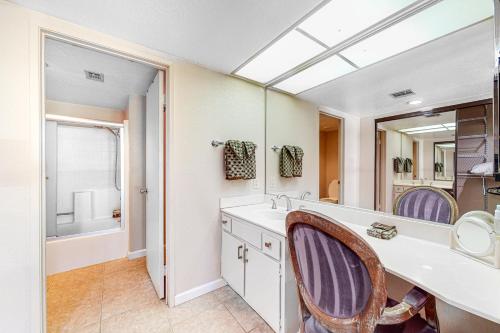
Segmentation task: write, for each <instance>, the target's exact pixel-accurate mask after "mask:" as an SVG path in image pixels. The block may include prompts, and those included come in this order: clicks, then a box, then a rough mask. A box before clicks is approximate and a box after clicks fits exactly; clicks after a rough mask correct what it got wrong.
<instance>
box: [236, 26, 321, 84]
mask: <svg viewBox="0 0 500 333" xmlns="http://www.w3.org/2000/svg"><path fill="white" fill-rule="evenodd" d="M323 51H325V48H324V47H323V46H321V45H320V44H318V43H317V42H315V41H313V40H312V39H311V38H309V37H306V36H305V35H304V34H302V33H300V32H297V31H295V30H292V31H290V32H289V33H287V34H286V35H285V36H283V37H282V38H281V39H279V40H278V41H276V42H275V43H274V44H272V45H271V46H270V47H268V48H267V49H265V50H264V51H263V52H262V53H260V54H259V55H257V56H256V57H255V58H253V59H252V60H251V61H250V62H249V63H247V64H246V65H245V66H243V67H242V68H241V69H239V70H238V71H237V72H236V73H235V74H237V75H239V76H243V77H246V78H248V79H251V80H254V81H257V82H261V83H266V82H269V81H271V80H272V79H274V78H276V77H277V76H279V75H281V74H283V73H285V72H287V71H289V70H290V69H292V68H294V67H295V66H297V65H300V64H301V63H303V62H305V61H307V60H309V59H311V58H312V57H314V56H316V55H318V54H319V53H321V52H323Z"/></svg>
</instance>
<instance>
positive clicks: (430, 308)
mask: <svg viewBox="0 0 500 333" xmlns="http://www.w3.org/2000/svg"><path fill="white" fill-rule="evenodd" d="M425 319H426V320H427V322H428V323H429V325H431V326H432V327H434V328H435V329H436V331H437V332H438V333H439V318H438V315H437V310H436V298H435V297H434V296H431V297H429V299H428V300H427V302H426V304H425Z"/></svg>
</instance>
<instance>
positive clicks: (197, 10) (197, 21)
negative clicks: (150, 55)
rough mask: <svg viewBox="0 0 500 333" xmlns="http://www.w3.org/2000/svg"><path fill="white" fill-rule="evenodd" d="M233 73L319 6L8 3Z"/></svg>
mask: <svg viewBox="0 0 500 333" xmlns="http://www.w3.org/2000/svg"><path fill="white" fill-rule="evenodd" d="M11 2H14V3H17V4H20V5H22V6H26V7H28V8H31V9H34V10H38V11H41V12H44V13H46V14H49V15H53V16H56V17H59V18H62V19H65V20H68V21H71V22H74V23H77V24H79V25H82V26H86V27H88V28H91V29H94V30H97V31H101V32H104V33H107V34H110V35H113V36H116V37H119V38H123V39H126V40H129V41H132V42H135V43H138V44H142V45H145V46H147V47H149V48H152V49H155V50H159V51H162V52H165V53H168V54H171V55H174V56H177V57H181V58H184V59H187V60H189V61H191V62H194V63H197V64H200V65H202V66H204V67H207V68H210V69H213V70H216V71H220V72H222V73H231V72H232V71H233V70H234V69H236V68H237V67H238V66H239V65H241V64H242V63H243V62H245V61H246V60H247V59H248V58H250V56H252V55H253V54H254V53H256V52H257V51H259V50H260V49H261V48H263V47H264V46H266V45H267V44H268V43H270V42H271V41H272V40H273V39H274V38H276V36H278V35H279V34H281V33H282V32H284V31H285V30H286V29H287V28H288V27H290V26H291V25H292V24H294V23H295V22H296V21H297V20H299V19H300V18H301V17H302V16H303V15H305V14H306V13H307V12H309V11H310V10H312V9H313V8H314V7H315V6H316V5H318V4H319V3H320V2H321V0H293V1H292V0H252V1H248V0H246V1H242V0H217V1H214V0H212V1H210V0H206V1H200V0H147V1H145V0H143V1H137V0H120V1H116V0H85V1H67V0H11Z"/></svg>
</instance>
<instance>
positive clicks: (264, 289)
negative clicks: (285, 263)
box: [245, 245, 281, 332]
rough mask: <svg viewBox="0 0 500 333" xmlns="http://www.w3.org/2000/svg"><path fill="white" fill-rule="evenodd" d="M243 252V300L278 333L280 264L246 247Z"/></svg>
mask: <svg viewBox="0 0 500 333" xmlns="http://www.w3.org/2000/svg"><path fill="white" fill-rule="evenodd" d="M245 251H246V253H245V260H246V263H245V300H246V301H247V303H248V304H249V305H250V306H251V307H252V308H253V309H254V310H255V311H257V313H258V314H259V315H260V316H261V317H262V318H264V320H265V321H267V323H268V324H269V326H271V327H272V328H273V329H274V330H275V331H276V332H279V328H280V300H281V298H280V264H279V262H277V261H275V260H273V259H271V258H269V257H268V256H266V255H265V254H263V253H260V252H259V251H257V250H255V249H254V248H252V247H250V246H248V245H247V248H246V249H245Z"/></svg>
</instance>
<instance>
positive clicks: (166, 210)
mask: <svg viewBox="0 0 500 333" xmlns="http://www.w3.org/2000/svg"><path fill="white" fill-rule="evenodd" d="M61 29H63V28H61ZM37 30H38V31H37V32H38V45H39V49H38V56H37V58H38V61H37V63H36V64H37V67H38V68H37V70H36V72H35V74H36V75H37V76H38V82H37V83H38V84H39V89H38V93H39V94H40V95H39V104H38V107H37V108H38V114H36V126H37V127H38V130H39V135H38V136H37V140H38V142H39V144H38V150H39V154H38V156H39V158H38V165H39V170H40V172H39V177H38V184H39V186H40V187H39V197H40V201H39V205H40V216H39V223H40V224H39V231H40V232H39V239H38V240H39V246H40V248H39V251H40V253H39V257H38V258H39V259H38V260H39V263H40V264H39V272H40V274H39V278H40V279H39V280H38V281H37V282H35V283H37V284H38V285H39V286H40V288H41V301H42V304H41V307H40V310H41V313H39V315H40V318H41V320H42V323H41V324H42V331H43V332H45V331H46V322H47V311H46V306H47V300H46V271H45V265H46V257H45V256H46V253H45V242H46V226H45V223H46V221H45V209H46V208H45V200H46V198H45V197H46V193H45V181H44V180H45V114H46V113H45V99H46V98H45V65H44V64H45V40H46V38H52V39H57V40H60V41H63V42H68V43H72V44H76V45H79V46H82V47H85V48H88V49H91V50H96V51H99V52H103V53H107V54H110V55H113V56H117V57H121V58H125V59H129V60H132V61H135V62H140V63H143V64H146V65H149V66H152V67H154V68H157V69H158V70H160V71H162V72H163V80H164V94H165V98H164V103H165V107H164V108H163V109H164V110H163V112H164V115H163V117H162V118H163V120H164V126H163V130H162V133H160V135H161V136H162V137H163V140H164V141H163V147H162V152H161V153H162V154H163V157H164V158H163V193H164V196H163V223H164V249H165V256H164V260H165V261H167V258H168V263H169V264H168V266H167V269H166V272H165V284H166V285H165V292H166V296H167V297H166V298H165V302H166V303H167V304H168V305H169V306H174V305H175V288H174V286H175V284H174V278H175V274H174V272H175V271H174V265H175V264H174V255H173V249H174V246H173V239H174V237H173V232H172V230H173V223H172V204H171V201H170V200H166V198H167V195H170V193H171V192H172V179H173V171H172V170H173V163H172V157H173V156H172V155H173V154H172V152H173V149H172V147H173V122H172V119H173V112H172V107H171V106H172V85H171V80H170V70H171V69H170V66H171V62H170V61H168V60H166V59H165V58H164V57H162V56H161V55H158V52H155V51H152V50H149V49H146V48H144V47H140V46H138V45H136V44H132V43H129V42H123V41H120V40H118V39H114V38H112V37H107V35H100V34H88V35H86V34H85V33H84V32H82V31H76V32H74V31H73V32H74V34H73V35H70V34H69V33H64V32H57V31H55V30H51V29H46V28H44V27H41V26H39V27H38V29H37ZM66 30H70V29H66ZM84 36H85V37H84ZM106 42H107V43H106ZM105 44H107V45H105ZM110 45H112V46H110ZM160 112H161V111H160ZM160 116H161V115H160ZM167 221H168V222H169V223H167Z"/></svg>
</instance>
